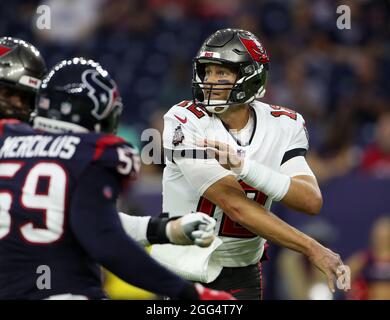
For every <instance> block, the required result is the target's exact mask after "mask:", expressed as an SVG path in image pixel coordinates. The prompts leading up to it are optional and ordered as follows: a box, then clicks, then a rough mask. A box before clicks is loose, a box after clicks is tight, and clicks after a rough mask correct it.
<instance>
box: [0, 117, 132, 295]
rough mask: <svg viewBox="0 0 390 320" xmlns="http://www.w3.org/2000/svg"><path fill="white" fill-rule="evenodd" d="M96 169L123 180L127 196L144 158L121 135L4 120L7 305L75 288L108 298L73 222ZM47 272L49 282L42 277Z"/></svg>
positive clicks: (1, 211) (1, 192)
mask: <svg viewBox="0 0 390 320" xmlns="http://www.w3.org/2000/svg"><path fill="white" fill-rule="evenodd" d="M91 166H98V167H101V168H104V170H108V171H110V172H111V173H112V174H113V175H114V176H115V177H117V181H118V186H119V187H118V190H119V191H120V190H121V188H122V187H121V186H122V185H123V184H126V183H127V182H128V181H129V180H132V179H134V178H135V177H136V175H137V172H138V170H139V166H140V160H139V157H138V155H137V152H136V150H135V149H134V148H133V147H132V146H131V145H130V144H128V143H126V142H125V141H124V140H123V139H121V138H119V137H117V136H114V135H107V134H98V133H83V134H73V133H67V134H52V133H47V132H40V131H37V130H34V129H32V128H31V127H30V126H28V125H27V124H22V123H17V122H16V121H12V120H11V121H10V120H2V121H0V299H2V298H11V299H12V298H15V299H40V298H45V297H48V296H50V295H55V294H59V293H64V290H65V291H66V290H68V289H69V288H71V289H72V292H73V293H76V294H82V295H85V296H88V297H91V298H104V293H103V291H102V289H101V284H102V282H101V273H100V267H99V265H98V264H97V263H96V262H95V260H94V259H93V258H91V257H90V256H89V255H88V254H87V253H86V251H85V250H84V249H83V247H82V246H81V245H80V244H79V242H78V241H77V239H76V238H75V234H74V233H73V231H72V228H71V227H70V223H69V221H68V219H69V218H68V217H69V215H70V212H69V211H70V208H69V207H70V205H69V204H70V203H71V201H72V196H73V191H74V189H75V188H76V186H77V182H78V180H79V179H80V178H81V177H82V174H83V172H85V170H87V169H88V168H89V167H91ZM99 179H101V178H100V177H99V176H96V181H99ZM118 190H115V188H114V189H113V188H112V186H109V185H108V186H107V188H105V189H104V190H103V191H102V192H103V193H104V196H105V197H108V198H109V197H113V196H115V193H116V192H117V191H118ZM86 197H88V192H86ZM87 200H88V201H91V202H93V201H94V199H93V198H91V199H87ZM72 210H76V211H77V208H73V209H72ZM73 214H77V212H75V213H73ZM47 270H49V271H50V283H45V281H44V279H45V278H44V277H43V278H42V276H43V274H44V271H47Z"/></svg>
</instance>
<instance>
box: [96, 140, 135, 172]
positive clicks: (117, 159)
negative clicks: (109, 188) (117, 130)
mask: <svg viewBox="0 0 390 320" xmlns="http://www.w3.org/2000/svg"><path fill="white" fill-rule="evenodd" d="M92 161H93V162H94V163H97V164H99V165H101V166H103V167H105V168H108V169H110V170H113V171H115V172H116V173H118V174H119V175H120V176H122V177H126V178H131V179H135V178H136V177H137V175H138V172H139V169H140V165H141V161H140V158H139V154H138V151H137V150H136V149H135V148H134V147H133V146H132V145H131V144H130V143H128V142H126V141H125V140H124V139H122V138H120V137H117V136H115V135H111V134H108V135H102V136H100V137H99V138H98V139H97V140H96V142H95V151H94V154H93V158H92Z"/></svg>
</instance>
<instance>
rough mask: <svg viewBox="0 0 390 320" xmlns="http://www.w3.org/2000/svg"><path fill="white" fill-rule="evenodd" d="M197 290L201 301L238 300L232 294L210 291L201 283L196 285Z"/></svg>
mask: <svg viewBox="0 0 390 320" xmlns="http://www.w3.org/2000/svg"><path fill="white" fill-rule="evenodd" d="M195 289H196V291H197V292H198V294H199V300H237V299H236V298H234V297H233V296H232V295H231V294H230V293H227V292H225V291H218V290H213V289H209V288H206V287H204V286H202V285H201V284H200V283H195Z"/></svg>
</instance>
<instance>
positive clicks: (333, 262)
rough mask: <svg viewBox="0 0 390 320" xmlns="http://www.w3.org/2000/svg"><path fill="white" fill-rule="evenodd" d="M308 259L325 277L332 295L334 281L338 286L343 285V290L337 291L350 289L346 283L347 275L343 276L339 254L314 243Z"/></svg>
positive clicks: (342, 265)
mask: <svg viewBox="0 0 390 320" xmlns="http://www.w3.org/2000/svg"><path fill="white" fill-rule="evenodd" d="M308 258H309V260H310V262H311V263H313V264H314V265H315V266H316V267H317V268H318V269H319V270H321V271H322V272H323V273H324V274H325V275H326V277H327V280H328V286H329V289H330V290H331V291H332V292H333V293H334V292H335V282H336V280H339V281H338V283H339V284H345V286H344V287H343V288H340V287H339V289H343V290H344V291H347V290H348V289H349V288H350V286H349V284H348V283H346V282H347V281H349V280H350V279H349V278H348V275H346V274H344V271H345V268H344V264H343V261H342V260H341V258H340V255H339V254H337V253H334V252H333V251H332V250H330V249H328V248H325V247H324V246H322V245H320V244H319V243H316V245H315V246H314V247H313V248H312V250H311V253H310V254H309V255H308ZM345 277H346V278H345ZM347 278H348V279H347Z"/></svg>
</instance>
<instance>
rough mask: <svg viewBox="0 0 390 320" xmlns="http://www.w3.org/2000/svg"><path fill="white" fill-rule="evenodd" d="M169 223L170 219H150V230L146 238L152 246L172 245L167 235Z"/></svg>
mask: <svg viewBox="0 0 390 320" xmlns="http://www.w3.org/2000/svg"><path fill="white" fill-rule="evenodd" d="M168 222H169V219H168V218H155V217H152V218H150V220H149V224H148V229H147V230H146V238H147V239H148V241H149V243H150V244H163V243H170V241H169V239H168V237H167V233H166V228H167V223H168Z"/></svg>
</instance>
